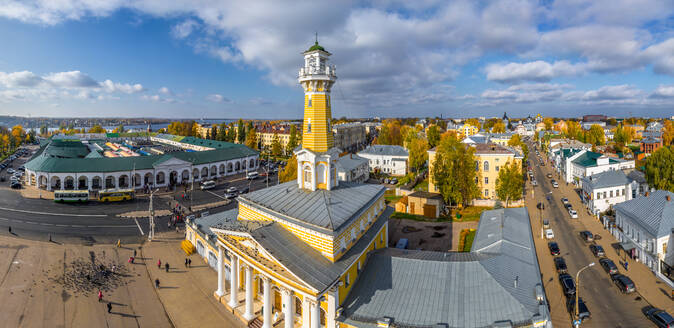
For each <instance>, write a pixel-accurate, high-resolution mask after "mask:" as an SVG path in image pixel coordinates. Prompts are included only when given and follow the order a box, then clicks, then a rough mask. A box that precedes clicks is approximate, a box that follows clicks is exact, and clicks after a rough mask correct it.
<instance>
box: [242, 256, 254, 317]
mask: <svg viewBox="0 0 674 328" xmlns="http://www.w3.org/2000/svg"><path fill="white" fill-rule="evenodd" d="M254 317H255V315H254V314H253V268H252V267H250V265H247V266H246V312H245V313H244V314H243V318H244V319H246V320H253V318H254Z"/></svg>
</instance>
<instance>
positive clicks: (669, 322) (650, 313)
mask: <svg viewBox="0 0 674 328" xmlns="http://www.w3.org/2000/svg"><path fill="white" fill-rule="evenodd" d="M646 316H647V317H648V319H650V320H651V321H653V323H655V325H656V326H658V327H660V328H662V327H665V328H672V327H674V317H672V316H671V315H670V314H669V313H667V312H666V311H664V310H660V309H658V308H650V309H648V310H647V311H646Z"/></svg>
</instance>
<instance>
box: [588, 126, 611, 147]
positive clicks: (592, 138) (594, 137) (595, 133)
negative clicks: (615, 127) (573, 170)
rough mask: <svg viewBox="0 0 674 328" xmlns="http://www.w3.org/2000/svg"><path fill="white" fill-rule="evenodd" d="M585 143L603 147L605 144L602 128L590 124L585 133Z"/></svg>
mask: <svg viewBox="0 0 674 328" xmlns="http://www.w3.org/2000/svg"><path fill="white" fill-rule="evenodd" d="M585 142H587V143H590V144H592V145H595V146H601V145H603V144H604V143H605V142H606V140H605V137H604V128H602V127H601V126H600V125H598V124H592V126H590V129H589V130H588V131H587V132H586V133H585Z"/></svg>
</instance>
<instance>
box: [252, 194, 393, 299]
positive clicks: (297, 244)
mask: <svg viewBox="0 0 674 328" xmlns="http://www.w3.org/2000/svg"><path fill="white" fill-rule="evenodd" d="M392 213H393V209H392V208H390V207H387V208H386V210H385V211H384V212H383V213H382V214H381V215H380V216H379V218H377V220H375V221H374V223H373V224H372V226H371V227H370V228H369V229H368V230H367V232H365V234H363V236H361V238H360V239H359V240H358V241H357V242H356V244H354V245H353V246H352V247H351V248H350V249H349V250H348V251H347V252H346V253H345V254H344V255H343V256H342V257H341V258H340V259H339V260H337V261H336V262H334V263H333V262H331V261H330V260H328V259H327V258H326V257H325V256H323V255H322V254H321V253H320V252H319V251H317V250H315V249H314V248H311V247H310V246H309V245H308V244H307V243H306V242H304V241H302V240H301V239H299V238H297V237H296V236H295V235H293V234H292V233H291V232H289V231H288V230H286V229H285V228H283V226H281V225H280V224H279V223H277V222H274V223H272V224H269V225H265V226H261V227H259V228H257V229H255V230H254V231H252V232H251V236H252V237H253V239H255V241H257V242H258V243H259V244H260V245H261V246H262V247H263V248H264V249H265V250H266V251H267V252H269V253H270V254H271V255H272V256H273V257H274V258H275V259H277V260H278V261H279V262H281V264H282V265H283V266H284V267H286V268H287V269H288V271H290V272H292V273H293V274H294V275H296V276H297V277H298V278H300V279H301V280H302V281H304V282H306V283H307V284H309V285H311V286H312V287H314V288H315V289H316V290H318V291H321V292H322V291H325V290H326V289H328V288H329V287H330V286H332V285H333V284H334V283H335V281H337V279H339V277H340V276H341V275H342V274H344V272H345V271H346V270H347V269H348V268H349V267H350V266H351V265H353V263H354V262H355V261H356V260H357V259H358V257H360V255H361V254H362V253H363V251H364V250H365V249H366V248H367V247H368V245H369V244H370V242H372V240H373V239H374V238H375V237H376V235H377V232H378V231H379V229H380V228H381V227H382V226H383V225H384V224H386V222H388V219H389V216H391V214H392Z"/></svg>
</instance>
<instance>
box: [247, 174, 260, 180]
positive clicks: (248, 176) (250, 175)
mask: <svg viewBox="0 0 674 328" xmlns="http://www.w3.org/2000/svg"><path fill="white" fill-rule="evenodd" d="M259 176H260V175H259V174H258V173H257V172H248V175H247V176H246V178H247V179H248V180H255V179H257V178H258V177H259Z"/></svg>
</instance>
